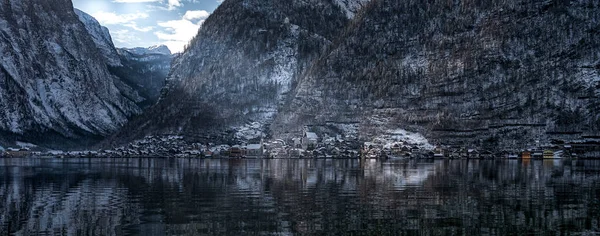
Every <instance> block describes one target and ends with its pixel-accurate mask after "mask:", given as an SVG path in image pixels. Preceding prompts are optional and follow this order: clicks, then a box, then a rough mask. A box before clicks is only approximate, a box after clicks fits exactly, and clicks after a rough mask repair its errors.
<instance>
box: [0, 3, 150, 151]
mask: <svg viewBox="0 0 600 236" xmlns="http://www.w3.org/2000/svg"><path fill="white" fill-rule="evenodd" d="M94 45H95V43H94V38H93V37H92V36H91V35H90V34H89V33H88V32H87V30H86V28H85V26H84V24H83V23H82V22H80V20H79V18H78V16H77V15H76V14H75V12H74V9H73V7H72V4H71V2H70V1H69V0H31V1H20V0H18V1H17V0H8V1H2V2H1V3H0V55H1V57H2V58H1V60H0V110H2V112H1V113H0V130H1V133H2V139H21V140H27V141H35V142H42V143H49V144H59V143H60V140H61V139H64V138H67V139H74V138H80V137H100V136H104V135H107V134H109V133H111V132H114V131H116V130H118V129H119V128H120V127H121V126H122V125H123V124H125V123H126V122H127V119H128V117H130V116H132V115H134V114H138V113H139V112H140V109H139V108H138V106H136V105H135V103H133V102H132V101H131V100H130V99H128V98H127V97H125V96H123V95H122V94H121V92H120V91H119V89H118V88H117V87H116V86H115V81H116V80H117V79H116V78H114V76H113V75H111V74H110V73H109V71H108V69H107V66H106V65H107V64H110V63H111V62H110V61H107V60H108V58H106V57H105V56H104V54H103V53H102V52H101V51H100V50H98V49H97V47H95V46H94ZM81 140H82V139H79V141H81Z"/></svg>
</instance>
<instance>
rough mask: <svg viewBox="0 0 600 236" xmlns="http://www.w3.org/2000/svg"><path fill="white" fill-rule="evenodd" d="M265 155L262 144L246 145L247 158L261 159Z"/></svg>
mask: <svg viewBox="0 0 600 236" xmlns="http://www.w3.org/2000/svg"><path fill="white" fill-rule="evenodd" d="M262 155H263V146H262V145H260V144H248V145H246V156H249V157H260V156H262Z"/></svg>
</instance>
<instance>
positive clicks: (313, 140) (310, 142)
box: [302, 131, 319, 149]
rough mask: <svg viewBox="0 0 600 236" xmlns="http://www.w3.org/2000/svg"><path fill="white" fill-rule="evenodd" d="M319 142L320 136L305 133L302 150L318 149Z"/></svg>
mask: <svg viewBox="0 0 600 236" xmlns="http://www.w3.org/2000/svg"><path fill="white" fill-rule="evenodd" d="M318 140H319V136H317V134H316V133H313V132H308V131H306V132H304V135H303V136H302V148H303V149H314V148H315V147H317V142H318Z"/></svg>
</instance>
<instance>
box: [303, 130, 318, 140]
mask: <svg viewBox="0 0 600 236" xmlns="http://www.w3.org/2000/svg"><path fill="white" fill-rule="evenodd" d="M306 138H308V139H314V140H317V139H319V136H317V134H315V133H313V132H306Z"/></svg>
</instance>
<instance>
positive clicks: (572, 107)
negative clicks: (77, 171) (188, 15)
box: [119, 0, 600, 147]
mask: <svg viewBox="0 0 600 236" xmlns="http://www.w3.org/2000/svg"><path fill="white" fill-rule="evenodd" d="M599 19H600V9H599V6H598V2H597V1H577V2H574V1H573V2H569V1H521V0H514V1H500V2H481V1H434V2H422V1H402V2H400V1H389V0H373V1H359V0H356V1H346V0H343V1H292V0H287V1H253V0H228V1H225V2H224V3H223V4H222V5H221V6H220V7H219V8H218V9H217V10H216V11H215V12H214V14H213V15H211V17H210V18H209V19H207V21H206V22H205V24H204V26H203V28H202V29H201V30H200V32H199V34H198V36H197V37H196V38H195V39H194V40H193V41H192V42H191V43H190V45H189V46H188V47H187V50H186V51H185V53H183V54H182V55H181V56H180V57H178V58H176V59H175V60H174V62H173V67H172V70H171V73H170V76H169V78H168V81H167V84H168V86H167V87H166V88H165V89H164V91H163V92H164V93H163V96H162V97H161V99H160V101H159V103H158V104H157V105H156V106H154V107H152V108H151V109H150V111H149V112H147V113H146V114H144V115H143V116H142V117H141V118H140V119H138V120H136V121H135V122H132V123H131V124H130V125H129V126H128V127H127V128H126V129H124V130H123V132H122V133H121V134H120V136H119V137H120V138H131V137H139V136H143V135H144V134H148V133H179V134H189V135H194V134H198V133H207V132H208V133H210V132H209V131H217V133H219V132H222V131H224V130H228V129H231V128H235V129H234V130H233V131H232V132H231V133H229V134H231V135H232V136H236V137H243V136H244V134H241V135H240V130H245V131H248V130H249V128H248V126H244V124H251V125H250V126H252V127H257V126H258V127H262V126H264V125H265V124H269V123H271V120H273V119H274V123H273V124H272V125H271V126H270V129H271V130H270V133H271V134H272V135H274V136H277V137H283V138H289V137H292V136H297V135H298V134H299V133H300V132H301V130H302V129H303V128H304V127H305V126H312V127H314V128H315V129H317V130H319V131H322V132H328V133H330V134H331V133H334V134H335V133H354V134H359V135H360V138H361V139H362V140H369V139H370V138H372V137H373V136H375V135H377V134H380V133H386V132H388V131H390V130H398V129H406V130H410V131H414V132H419V133H422V134H424V135H425V136H426V137H427V138H428V139H429V140H430V141H431V142H433V143H448V144H462V145H487V146H490V147H522V146H526V145H529V144H532V143H535V142H536V140H540V141H548V140H549V139H554V138H560V139H577V138H579V137H580V136H581V135H594V134H596V132H597V131H598V129H599V128H600V115H598V113H597V111H598V110H599V108H600V101H599V100H598V93H600V91H599V88H600V85H599V83H600V79H599V78H600V76H599V68H600V66H599V65H600V56H599V55H600V54H599V49H600V47H599V46H600V45H599V43H598V42H597V40H595V39H596V38H598V36H599V35H598V34H599V32H600V28H599V27H600V26H599ZM261 132H268V131H265V130H259V131H257V132H254V134H258V135H261V134H263V133H261ZM400 133H402V132H400ZM220 134H221V135H223V134H224V133H220ZM247 138H252V137H247Z"/></svg>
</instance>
